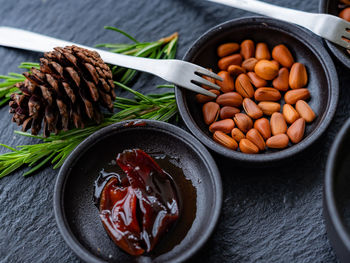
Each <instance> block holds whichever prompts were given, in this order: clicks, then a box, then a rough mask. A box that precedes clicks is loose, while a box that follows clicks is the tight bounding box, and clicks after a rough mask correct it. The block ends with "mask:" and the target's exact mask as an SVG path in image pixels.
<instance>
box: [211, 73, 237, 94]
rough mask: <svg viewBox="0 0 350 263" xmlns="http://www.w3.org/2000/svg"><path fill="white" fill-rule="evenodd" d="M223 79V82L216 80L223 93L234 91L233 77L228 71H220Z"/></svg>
mask: <svg viewBox="0 0 350 263" xmlns="http://www.w3.org/2000/svg"><path fill="white" fill-rule="evenodd" d="M218 75H219V76H220V77H222V79H223V81H219V80H216V84H218V85H219V86H220V87H221V89H220V90H221V91H222V92H223V93H226V92H230V91H233V90H234V89H235V84H234V80H233V78H232V76H231V75H230V74H229V73H228V72H227V71H220V72H219V73H218Z"/></svg>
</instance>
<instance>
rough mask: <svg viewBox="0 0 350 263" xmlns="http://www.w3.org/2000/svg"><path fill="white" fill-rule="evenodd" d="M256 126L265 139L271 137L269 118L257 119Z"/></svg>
mask: <svg viewBox="0 0 350 263" xmlns="http://www.w3.org/2000/svg"><path fill="white" fill-rule="evenodd" d="M254 128H255V129H257V130H258V131H259V133H260V134H261V135H262V137H263V138H264V139H265V140H267V139H268V138H270V137H271V127H270V123H269V120H268V119H266V118H261V119H259V120H256V121H255V122H254Z"/></svg>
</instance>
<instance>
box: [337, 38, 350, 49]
mask: <svg viewBox="0 0 350 263" xmlns="http://www.w3.org/2000/svg"><path fill="white" fill-rule="evenodd" d="M338 44H339V45H341V46H342V47H343V48H346V49H350V43H349V42H348V41H346V40H344V39H341V40H340V41H339V42H338Z"/></svg>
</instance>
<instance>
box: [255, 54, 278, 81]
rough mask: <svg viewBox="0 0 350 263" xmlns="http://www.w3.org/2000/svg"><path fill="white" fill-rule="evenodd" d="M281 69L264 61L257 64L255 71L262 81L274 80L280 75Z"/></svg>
mask: <svg viewBox="0 0 350 263" xmlns="http://www.w3.org/2000/svg"><path fill="white" fill-rule="evenodd" d="M278 70H279V68H278V67H277V66H276V64H275V63H273V62H271V61H269V60H266V59H263V60H259V62H258V63H256V65H255V68H254V71H255V73H256V74H257V75H258V76H259V77H260V78H262V79H265V80H273V79H274V78H275V77H276V76H277V74H278Z"/></svg>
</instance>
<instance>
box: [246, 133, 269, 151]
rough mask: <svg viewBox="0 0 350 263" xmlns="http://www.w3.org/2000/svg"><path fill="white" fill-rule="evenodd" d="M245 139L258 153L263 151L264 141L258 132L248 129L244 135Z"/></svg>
mask: <svg viewBox="0 0 350 263" xmlns="http://www.w3.org/2000/svg"><path fill="white" fill-rule="evenodd" d="M246 138H247V139H248V140H249V141H251V142H252V143H254V144H255V145H256V146H258V148H259V150H260V151H263V150H265V141H264V139H263V137H262V136H261V134H260V133H259V131H258V130H256V129H254V128H253V129H250V130H249V131H248V132H247V134H246Z"/></svg>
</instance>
